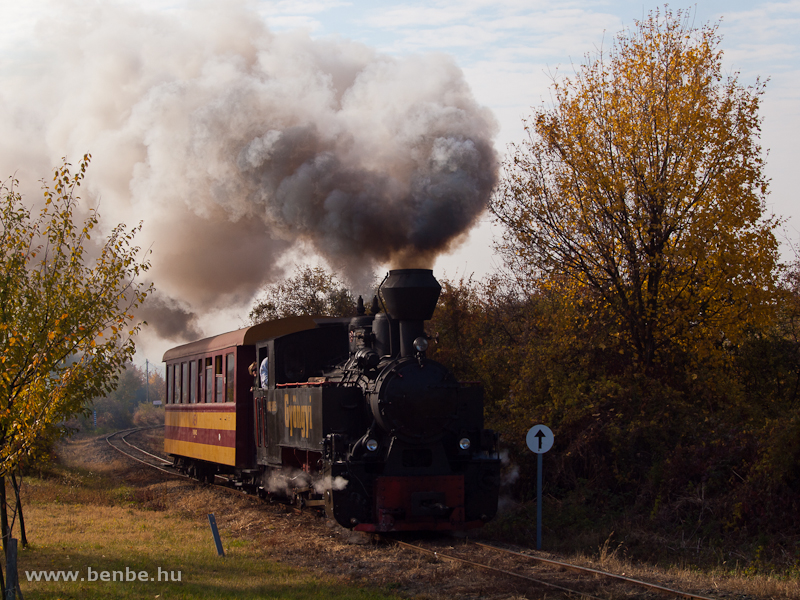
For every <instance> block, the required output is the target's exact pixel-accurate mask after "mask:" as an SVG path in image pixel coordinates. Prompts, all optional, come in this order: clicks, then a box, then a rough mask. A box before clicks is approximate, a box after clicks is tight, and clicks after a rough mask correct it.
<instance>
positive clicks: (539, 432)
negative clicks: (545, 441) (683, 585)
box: [533, 429, 547, 450]
mask: <svg viewBox="0 0 800 600" xmlns="http://www.w3.org/2000/svg"><path fill="white" fill-rule="evenodd" d="M533 437H536V438H539V450H541V449H542V438H543V437H547V436H545V433H544V431H542V430H541V429H540V430H539V431H537V432H536V433H534V434H533Z"/></svg>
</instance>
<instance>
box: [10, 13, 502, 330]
mask: <svg viewBox="0 0 800 600" xmlns="http://www.w3.org/2000/svg"><path fill="white" fill-rule="evenodd" d="M35 39H36V40H38V41H37V42H31V47H30V49H29V52H28V53H27V54H19V55H17V57H16V58H14V59H13V60H11V61H9V60H7V61H6V62H5V63H3V65H2V71H0V75H2V77H3V79H4V80H5V83H6V85H4V86H2V91H0V106H1V107H2V111H3V115H4V119H3V120H2V122H0V131H2V135H0V166H2V167H3V169H4V171H5V172H6V173H7V174H9V175H10V174H11V173H14V172H16V173H17V176H18V177H19V178H20V179H23V180H25V179H26V177H29V178H34V179H35V177H41V176H42V175H44V174H46V173H47V172H48V171H49V169H51V168H52V167H53V166H55V165H56V164H58V162H59V160H60V157H62V156H67V157H68V158H70V159H72V160H73V162H75V161H77V159H78V158H79V157H80V156H82V155H83V154H84V153H85V152H91V153H92V155H93V163H92V166H91V168H90V171H89V176H88V178H87V186H88V190H84V192H83V195H84V201H87V202H88V203H96V202H99V207H100V213H101V216H102V218H103V222H104V223H106V224H108V225H109V226H111V225H113V224H115V223H118V222H127V223H130V224H135V223H138V222H139V221H140V220H144V224H145V234H144V237H143V238H142V239H140V240H138V241H139V242H140V243H142V244H143V245H145V246H150V245H151V243H152V250H153V254H152V262H153V269H152V271H151V272H150V274H151V275H152V277H153V280H154V282H155V284H156V287H157V288H158V290H159V298H158V300H157V301H156V302H155V303H153V304H151V305H150V307H149V309H148V311H149V312H146V313H145V315H144V316H146V317H149V320H150V321H151V324H153V325H155V326H156V329H157V332H159V333H160V334H161V335H162V336H164V337H168V338H173V339H176V338H179V337H181V336H192V335H196V332H195V331H194V330H193V329H192V326H193V324H194V321H193V313H196V312H201V311H206V310H210V309H213V308H216V307H220V306H229V305H231V304H235V305H240V306H245V305H246V303H247V302H249V301H250V300H251V299H252V297H253V296H254V295H255V293H256V292H257V291H258V290H259V289H260V287H261V286H262V285H263V284H264V283H266V282H269V281H271V280H274V279H275V278H276V277H278V276H280V275H281V272H280V270H279V269H278V267H277V266H276V265H277V264H278V262H279V259H280V258H281V256H283V255H284V254H285V253H286V252H287V251H288V250H290V249H291V248H293V247H295V246H296V245H297V244H298V243H300V242H302V243H304V244H306V245H308V244H310V245H311V246H312V247H313V248H314V249H315V250H316V252H318V253H319V254H320V255H321V256H322V257H324V258H325V259H326V260H327V262H328V263H329V264H331V265H332V266H334V267H335V268H337V269H342V270H343V271H344V273H345V276H347V277H348V278H350V279H351V280H352V281H354V282H358V281H363V280H364V279H369V278H370V277H371V275H372V270H373V269H374V267H376V266H377V265H382V264H387V263H388V264H390V265H391V266H400V267H404V266H425V265H427V266H429V265H430V263H432V261H433V259H434V258H435V256H436V254H437V253H439V252H442V251H443V250H445V249H447V248H448V246H449V245H450V244H451V243H453V242H454V241H455V242H457V241H458V239H459V237H460V236H461V235H462V234H464V233H465V232H466V231H467V230H469V228H470V227H471V225H472V224H473V223H474V222H475V220H476V219H477V218H478V216H479V215H480V213H481V212H482V211H483V210H484V207H485V205H486V202H487V200H488V197H489V194H490V191H491V189H492V187H493V186H494V183H495V181H496V169H497V157H496V154H495V151H494V150H493V146H492V138H493V136H494V134H495V131H496V124H495V121H494V119H493V117H492V116H491V114H490V113H489V112H488V111H487V110H486V109H484V108H482V107H480V106H479V105H478V104H477V103H476V102H475V100H474V99H473V97H472V94H471V92H470V90H469V88H468V86H467V84H466V82H465V80H464V77H463V74H462V72H461V70H460V69H459V68H458V67H457V66H456V65H455V64H454V62H453V61H452V60H451V59H450V58H448V57H446V56H443V55H428V56H414V57H409V58H404V59H396V58H392V57H389V56H385V55H381V54H379V53H377V52H375V51H374V50H372V49H370V48H368V47H365V46H363V45H361V44H357V43H353V42H348V41H344V40H340V39H323V40H313V39H311V38H310V37H309V36H308V35H307V34H305V33H282V34H277V33H272V32H270V31H269V29H268V28H267V26H266V25H265V24H264V23H263V21H262V20H261V19H260V17H259V16H258V15H256V14H255V13H254V12H252V11H251V10H249V9H248V8H247V5H245V4H238V3H233V2H225V3H208V4H203V5H202V8H196V9H194V10H192V11H187V12H185V13H178V12H173V13H147V12H143V11H141V10H139V9H134V8H131V7H123V6H120V5H116V4H113V3H110V2H103V3H96V4H91V3H89V4H81V6H80V9H78V8H77V7H76V6H75V5H68V4H65V5H64V7H63V10H57V9H56V10H50V11H49V12H48V13H47V16H46V17H43V19H42V20H41V22H40V23H39V24H38V26H37V30H36V36H35ZM37 196H38V193H37V192H36V189H35V187H32V188H31V189H30V190H28V194H27V197H29V198H36V197H37ZM145 238H147V239H145Z"/></svg>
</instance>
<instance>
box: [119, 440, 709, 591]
mask: <svg viewBox="0 0 800 600" xmlns="http://www.w3.org/2000/svg"><path fill="white" fill-rule="evenodd" d="M144 429H152V428H136V429H129V430H124V431H118V432H116V433H113V434H111V435H109V436H107V437H106V442H107V443H108V445H109V446H111V447H112V448H114V449H115V450H117V451H118V452H120V453H121V454H123V455H125V456H126V457H128V458H130V459H132V460H134V461H137V462H139V463H141V464H144V465H146V466H148V467H151V468H153V469H156V470H158V471H161V472H163V473H167V474H170V475H173V476H178V477H182V478H187V479H192V480H193V481H194V479H193V478H191V477H189V476H188V475H185V474H183V473H180V472H179V471H178V470H177V469H175V468H174V467H172V465H171V463H169V462H168V461H167V459H166V458H164V457H163V456H157V455H155V454H152V453H150V452H148V451H146V450H144V449H143V448H140V447H138V446H136V445H135V444H134V443H131V441H129V440H128V439H127V438H128V437H129V436H133V435H135V434H136V433H139V432H141V431H143V430H144ZM218 479H220V480H221V481H220V485H219V486H218V487H220V488H222V489H224V490H228V491H240V490H235V489H234V488H231V486H230V482H229V481H228V480H227V479H226V478H224V477H219V476H218ZM378 539H380V540H382V541H385V542H386V543H389V544H395V545H397V546H400V547H402V548H405V549H407V550H409V551H413V552H418V553H422V554H427V555H429V556H433V557H435V558H436V559H437V560H443V561H453V562H458V563H461V564H464V565H467V566H469V567H472V568H475V569H480V570H482V571H485V572H489V573H492V574H494V575H496V576H498V577H503V578H506V579H511V580H516V581H518V582H520V583H521V585H522V586H523V587H524V588H525V590H526V592H527V591H529V592H537V593H538V592H541V593H545V594H551V593H553V592H555V593H556V594H558V595H560V597H565V598H566V597H575V598H591V599H595V600H607V599H608V598H642V597H650V596H651V594H655V593H658V594H663V595H666V596H671V597H675V598H686V599H689V600H715V599H714V598H711V597H709V596H702V595H698V594H694V593H691V592H684V591H680V590H675V589H672V588H669V587H667V586H664V585H660V584H657V583H651V582H646V581H642V580H638V579H634V578H631V577H627V576H625V575H618V574H615V573H609V572H607V571H601V570H599V569H594V568H590V567H584V566H580V565H576V564H573V563H568V562H565V561H560V560H553V559H551V558H544V557H542V556H538V555H535V554H529V553H525V552H521V551H517V550H511V549H508V548H502V547H499V546H494V545H490V544H484V543H479V542H473V541H461V542H460V543H459V542H458V541H456V540H455V539H453V538H447V539H445V540H439V541H428V542H418V543H409V542H407V541H403V540H400V539H398V538H396V537H392V536H378ZM565 571H570V572H572V573H573V574H577V575H578V577H577V578H576V577H575V576H572V577H565V576H564V572H565ZM609 585H613V590H612V589H609ZM626 588H627V589H626ZM643 593H645V594H646V596H643V595H642V594H643Z"/></svg>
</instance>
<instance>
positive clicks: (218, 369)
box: [214, 356, 225, 402]
mask: <svg viewBox="0 0 800 600" xmlns="http://www.w3.org/2000/svg"><path fill="white" fill-rule="evenodd" d="M224 383H225V378H224V376H223V374H222V357H221V356H215V357H214V384H215V385H214V402H224V401H225V398H223V397H222V394H223V392H224V391H225V387H224V385H223V384H224Z"/></svg>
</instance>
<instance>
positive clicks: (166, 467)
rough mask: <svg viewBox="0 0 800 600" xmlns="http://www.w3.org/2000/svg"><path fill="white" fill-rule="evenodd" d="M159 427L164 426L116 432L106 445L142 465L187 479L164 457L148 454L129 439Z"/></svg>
mask: <svg viewBox="0 0 800 600" xmlns="http://www.w3.org/2000/svg"><path fill="white" fill-rule="evenodd" d="M158 427H163V425H156V426H154V427H136V428H134V429H123V430H122V431H116V432H114V433H112V434H110V435H107V436H106V443H107V444H108V445H109V446H111V447H112V448H113V449H114V450H116V451H117V452H119V453H120V454H123V455H124V456H127V457H128V458H130V459H132V460H135V461H136V462H139V463H142V464H143V465H146V466H148V467H151V468H153V469H156V470H158V471H161V472H162V473H168V474H169V475H177V476H178V477H186V475H184V474H183V473H181V472H180V471H178V470H177V469H175V468H174V467H173V466H172V463H170V462H169V461H168V460H167V459H166V458H164V457H163V456H157V455H155V454H152V453H150V452H148V451H147V450H144V449H142V448H139V447H138V446H135V445H133V444H131V443H130V442H129V441H128V439H127V438H128V436H129V435H133V434H135V433H139V432H141V431H144V430H146V429H156V428H158ZM112 440H113V441H112ZM126 447H127V449H126ZM131 451H132V452H135V454H133V453H132V452H131Z"/></svg>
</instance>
